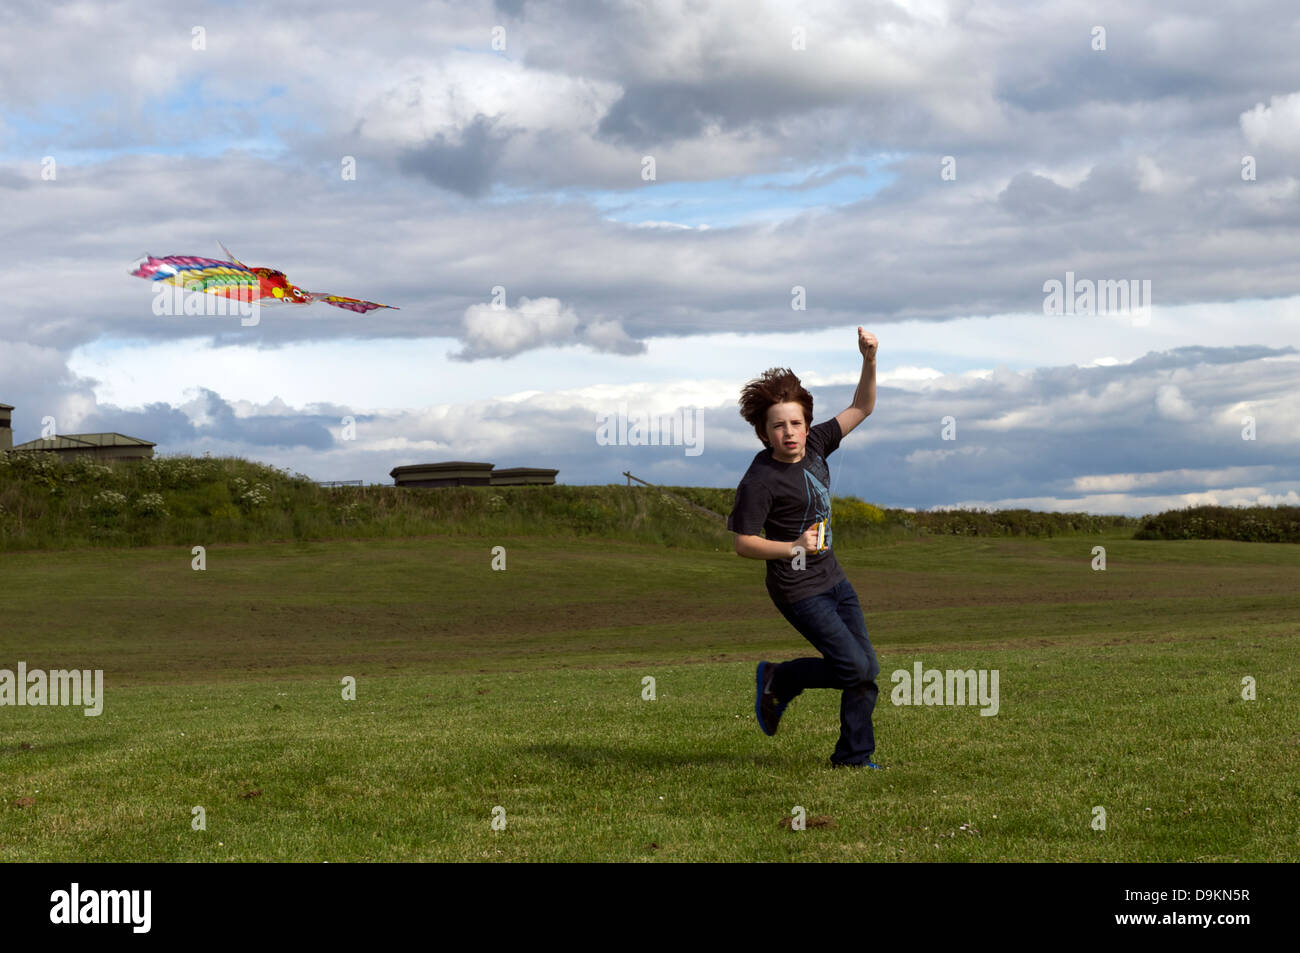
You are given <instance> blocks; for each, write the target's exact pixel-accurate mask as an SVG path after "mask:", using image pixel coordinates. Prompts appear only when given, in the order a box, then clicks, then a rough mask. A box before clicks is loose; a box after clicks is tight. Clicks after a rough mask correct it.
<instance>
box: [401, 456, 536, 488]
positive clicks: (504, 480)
mask: <svg viewBox="0 0 1300 953" xmlns="http://www.w3.org/2000/svg"><path fill="white" fill-rule="evenodd" d="M493 466H494V465H493V464H491V463H466V462H464V461H462V460H453V461H451V462H449V463H416V464H411V465H410V466H405V467H394V468H393V469H392V470H390V471H389V473H388V475H389V476H391V477H392V478H393V484H394V485H395V486H411V487H417V486H525V485H532V484H541V485H545V486H554V485H555V475H556V474H557V473H559V472H560V471H559V470H544V469H539V468H537V467H513V468H511V469H508V470H494V469H493Z"/></svg>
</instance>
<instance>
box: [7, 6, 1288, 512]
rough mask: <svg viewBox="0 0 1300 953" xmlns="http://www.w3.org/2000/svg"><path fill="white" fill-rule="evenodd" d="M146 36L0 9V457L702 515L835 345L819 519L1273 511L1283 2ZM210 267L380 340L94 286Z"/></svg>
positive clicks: (93, 9)
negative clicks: (361, 302) (630, 490)
mask: <svg viewBox="0 0 1300 953" xmlns="http://www.w3.org/2000/svg"><path fill="white" fill-rule="evenodd" d="M168 9H169V13H168V16H167V17H165V18H159V17H157V16H156V15H152V14H153V8H152V7H150V6H149V5H147V4H144V3H123V2H111V0H110V2H96V3H93V4H92V3H59V2H40V3H36V2H24V0H10V2H7V3H5V4H4V5H3V7H0V252H2V253H3V254H2V257H0V273H2V275H3V280H4V287H5V289H6V293H7V294H6V298H7V304H6V306H5V307H3V308H0V402H3V403H8V404H12V405H14V406H15V407H16V409H15V411H14V414H13V425H14V439H15V442H23V441H27V440H32V439H35V438H37V437H39V436H41V434H42V430H43V428H47V429H53V431H54V432H57V433H84V432H98V431H117V432H119V433H124V434H128V435H130V436H135V437H140V438H143V439H146V440H150V441H154V442H156V443H157V445H158V446H157V453H159V454H160V455H171V454H194V455H202V454H204V453H210V454H212V455H213V456H226V455H234V456H241V457H245V458H248V459H253V460H259V461H262V462H265V463H268V464H271V465H274V466H276V467H281V468H286V469H289V470H291V471H293V472H297V473H303V474H306V475H308V476H310V477H312V478H313V479H316V480H321V481H326V480H364V481H366V482H372V483H390V482H391V478H390V477H389V471H390V470H392V469H393V468H394V467H397V466H404V465H410V464H418V463H432V462H439V461H452V460H461V461H482V462H490V463H494V464H495V465H496V467H497V468H499V469H500V468H507V467H545V468H551V469H557V470H558V471H559V473H558V476H557V480H558V482H561V483H567V484H608V483H622V482H624V477H623V476H622V474H623V472H624V471H628V470H630V471H631V472H632V473H634V474H636V475H637V476H638V477H641V478H642V479H645V480H648V481H650V482H653V483H664V484H672V485H694V486H718V487H727V486H730V487H734V486H735V485H736V484H737V483H738V482H739V480H740V479H741V477H742V476H743V475H744V473H745V471H746V469H747V467H748V466H749V464H750V462H751V461H752V460H753V459H754V456H755V454H756V453H757V452H759V451H760V450H761V449H762V446H761V444H760V443H759V441H758V438H757V436H756V435H755V433H754V431H753V429H752V428H751V427H750V426H749V425H748V424H746V423H745V421H744V420H743V419H741V417H740V414H739V405H738V400H739V397H740V392H741V389H742V388H743V387H744V385H745V384H746V382H748V381H749V380H751V379H754V378H756V377H758V376H759V375H761V374H762V373H763V371H765V370H766V369H768V368H773V367H781V368H789V369H791V370H793V371H794V373H795V374H797V375H798V376H799V377H800V379H801V380H802V381H803V383H804V385H805V386H806V387H807V388H808V389H809V390H810V391H811V392H812V394H813V397H814V417H813V423H814V424H816V423H820V422H822V421H824V420H826V419H828V418H829V417H831V416H833V415H834V414H836V413H838V412H839V411H841V410H843V409H844V408H846V407H848V406H849V405H850V404H851V403H852V401H853V396H854V391H855V388H856V386H857V384H858V381H859V379H860V376H861V374H862V372H863V359H862V355H861V354H860V352H859V350H858V345H857V340H858V334H857V328H858V327H859V326H862V327H863V328H865V329H866V330H867V331H870V332H871V333H872V334H874V335H875V336H876V337H877V339H878V340H879V353H878V358H877V380H878V393H877V401H876V406H875V409H874V412H873V413H872V414H871V416H870V417H868V418H867V420H866V421H865V422H864V423H863V424H862V425H861V426H860V427H859V428H858V429H856V430H855V431H853V432H852V433H851V434H849V435H848V436H847V437H846V438H845V440H844V442H843V443H842V445H841V447H840V449H839V450H838V451H836V452H835V453H834V454H832V456H831V457H830V460H829V462H830V465H831V476H832V492H833V493H834V494H835V495H837V496H842V495H854V496H857V497H859V498H861V499H864V500H868V501H871V502H874V503H877V504H880V505H885V506H894V507H910V508H916V509H930V508H943V507H983V508H987V507H998V508H1003V507H1023V506H1027V507H1032V508H1035V509H1041V510H1054V511H1086V512H1091V513H1124V514H1129V515H1140V514H1143V513H1154V512H1158V511H1160V510H1164V509H1170V508H1177V507H1184V506H1190V505H1198V504H1204V503H1211V504H1221V505H1256V504H1262V505H1271V504H1277V503H1289V504H1300V480H1298V476H1300V349H1297V341H1298V340H1300V334H1298V333H1297V331H1298V330H1300V269H1297V267H1296V261H1295V257H1296V256H1295V252H1296V249H1297V247H1300V186H1298V182H1300V67H1298V66H1297V65H1296V60H1295V56H1294V51H1295V49H1297V47H1300V11H1296V10H1295V8H1294V7H1292V6H1290V5H1288V4H1285V3H1281V2H1271V3H1262V2H1260V3H1256V2H1249V0H1247V2H1243V3H1237V4H1233V5H1232V7H1231V9H1228V8H1225V7H1223V5H1222V4H1220V3H1217V2H1197V0H1191V2H1185V3H1180V4H1178V5H1170V4H1167V3H1144V2H1140V0H1138V2H1134V0H1125V2H1122V3H1107V2H1101V3H1098V2H1093V0H1089V2H1087V3H1084V2H1074V0H1063V2H1054V3H1052V4H1048V5H1044V4H1036V3H1010V2H981V3H958V2H952V3H945V2H940V0H915V2H914V0H894V2H882V3H869V2H860V0H846V2H826V3H816V2H813V3H785V2H780V3H778V2H764V0H742V2H725V0H724V2H713V3H709V4H700V3H690V2H639V3H631V2H603V3H596V2H563V0H559V2H547V3H535V2H532V0H510V2H506V0H496V2H463V3H428V4H400V5H394V4H389V3H385V2H384V0H379V2H376V3H368V4H354V3H331V2H328V0H327V2H316V0H313V2H310V3H308V2H293V0H290V2H284V3H276V4H274V5H271V6H260V5H256V4H244V3H237V2H235V3H210V4H192V5H187V4H183V3H182V4H179V5H172V6H170V7H169V8H168ZM219 243H223V244H224V245H225V246H227V247H228V248H229V249H230V251H231V252H232V253H233V254H234V255H236V256H238V258H239V259H240V260H241V261H244V262H246V263H248V264H250V265H266V266H270V267H274V268H278V269H280V270H283V271H284V272H286V273H287V275H288V276H289V279H290V280H291V281H293V282H294V283H295V284H297V285H299V286H301V287H303V288H306V289H308V290H311V291H324V292H330V293H335V294H341V295H348V296H352V297H359V298H365V299H369V300H373V301H378V302H383V303H386V304H391V305H395V306H396V309H395V310H394V309H384V310H379V311H372V312H370V313H369V314H364V315H359V314H354V313H351V312H348V311H344V310H340V309H336V308H331V307H329V306H328V305H326V304H324V303H320V302H317V303H315V304H312V305H310V306H305V307H304V306H296V305H288V304H281V305H279V306H272V305H268V306H267V307H265V308H263V309H261V311H260V314H259V315H257V318H256V321H255V322H254V321H252V320H249V319H241V317H240V316H239V315H237V314H235V315H229V314H227V315H218V314H183V313H181V314H172V313H166V309H164V313H161V314H159V313H156V312H157V310H158V308H157V302H156V301H155V296H154V293H153V292H154V287H153V286H152V285H151V284H148V283H146V282H144V281H142V280H140V279H139V278H135V277H132V276H131V275H130V274H129V273H130V271H131V270H132V268H133V267H134V265H135V263H136V262H137V261H138V260H139V259H140V258H141V257H142V256H143V255H145V254H153V255H197V256H203V257H214V258H224V253H223V252H222V250H221V247H220V244H219ZM1121 283H1122V284H1121ZM1121 288H1122V290H1123V291H1124V292H1128V296H1127V300H1125V299H1122V298H1120V297H1119V296H1118V292H1119V290H1120V289H1121ZM1102 289H1105V291H1104V292H1103V291H1102ZM1092 291H1096V292H1097V293H1096V294H1093V293H1092ZM620 414H622V415H624V419H625V420H627V419H628V418H632V417H640V418H641V419H642V420H648V419H649V418H652V417H653V418H655V419H657V420H659V419H667V418H674V419H678V420H682V419H690V420H693V421H695V423H696V425H697V426H698V436H699V439H698V440H697V441H696V442H695V445H694V446H687V445H685V444H684V443H681V442H679V443H677V444H670V445H659V446H642V445H632V444H631V443H630V442H629V441H627V440H623V441H621V442H620V441H617V440H615V441H612V442H611V441H610V440H605V439H602V438H601V426H600V423H601V421H602V420H604V421H606V422H608V421H611V420H616V419H617V418H618V416H619V415H620ZM630 422H631V421H629V423H630ZM624 429H626V428H624Z"/></svg>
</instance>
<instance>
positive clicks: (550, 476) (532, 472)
mask: <svg viewBox="0 0 1300 953" xmlns="http://www.w3.org/2000/svg"><path fill="white" fill-rule="evenodd" d="M559 472H560V471H559V470H543V469H541V468H540V467H511V468H510V469H508V470H493V471H492V485H493V486H555V475H556V474H557V473H559Z"/></svg>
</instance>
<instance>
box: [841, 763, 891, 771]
mask: <svg viewBox="0 0 1300 953" xmlns="http://www.w3.org/2000/svg"><path fill="white" fill-rule="evenodd" d="M831 767H832V768H875V769H876V770H877V771H884V770H885V766H884V765H883V764H876V762H874V761H870V760H868V761H861V762H858V763H853V762H848V761H832V762H831Z"/></svg>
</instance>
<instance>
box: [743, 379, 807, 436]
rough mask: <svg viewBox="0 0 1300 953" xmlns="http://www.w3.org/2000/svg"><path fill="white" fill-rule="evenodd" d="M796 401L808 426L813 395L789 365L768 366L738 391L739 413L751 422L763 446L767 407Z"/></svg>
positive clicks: (805, 426)
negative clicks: (761, 374)
mask: <svg viewBox="0 0 1300 953" xmlns="http://www.w3.org/2000/svg"><path fill="white" fill-rule="evenodd" d="M791 402H793V403H796V404H799V406H801V407H802V408H803V423H804V428H805V429H811V427H812V416H813V396H812V394H810V393H808V391H807V390H806V389H805V388H804V386H803V385H802V384H800V383H799V378H797V377H795V375H794V371H792V370H790V369H789V368H788V367H770V368H768V369H767V370H765V371H764V372H763V376H762V377H757V378H755V379H754V380H752V381H750V382H749V383H748V384H746V385H745V387H744V389H743V390H742V391H741V392H740V416H742V417H744V418H745V420H746V421H747V422H748V423H750V424H753V426H754V432H755V433H756V434H758V439H759V440H761V441H763V446H765V447H770V446H771V444H769V443H768V442H767V411H768V409H769V408H770V407H771V406H772V405H773V404H785V403H791Z"/></svg>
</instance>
